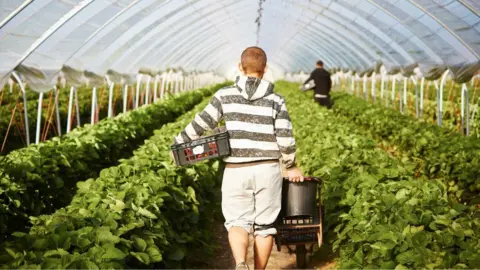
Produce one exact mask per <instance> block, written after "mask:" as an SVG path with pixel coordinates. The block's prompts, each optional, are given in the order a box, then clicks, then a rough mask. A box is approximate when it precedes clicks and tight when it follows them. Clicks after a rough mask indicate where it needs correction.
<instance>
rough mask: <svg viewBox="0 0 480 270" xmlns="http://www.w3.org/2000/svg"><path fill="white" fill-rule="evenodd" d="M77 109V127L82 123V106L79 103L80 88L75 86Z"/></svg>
mask: <svg viewBox="0 0 480 270" xmlns="http://www.w3.org/2000/svg"><path fill="white" fill-rule="evenodd" d="M75 107H76V108H75V111H76V112H77V127H79V126H80V125H81V123H80V106H79V104H78V89H77V88H75Z"/></svg>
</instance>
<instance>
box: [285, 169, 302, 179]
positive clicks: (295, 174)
mask: <svg viewBox="0 0 480 270" xmlns="http://www.w3.org/2000/svg"><path fill="white" fill-rule="evenodd" d="M287 176H288V180H289V181H290V182H303V174H302V171H301V170H300V169H299V168H298V167H293V168H290V169H287Z"/></svg>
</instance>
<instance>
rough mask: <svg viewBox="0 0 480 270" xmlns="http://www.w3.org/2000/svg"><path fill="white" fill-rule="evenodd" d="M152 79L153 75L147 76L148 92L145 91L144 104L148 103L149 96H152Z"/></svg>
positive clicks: (146, 85)
mask: <svg viewBox="0 0 480 270" xmlns="http://www.w3.org/2000/svg"><path fill="white" fill-rule="evenodd" d="M151 80H152V76H148V77H147V83H146V84H145V87H146V93H145V101H144V102H143V104H147V105H148V102H149V97H150V81H151Z"/></svg>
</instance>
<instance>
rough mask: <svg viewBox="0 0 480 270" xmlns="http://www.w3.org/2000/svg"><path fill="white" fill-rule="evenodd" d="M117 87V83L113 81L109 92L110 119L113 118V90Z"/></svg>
mask: <svg viewBox="0 0 480 270" xmlns="http://www.w3.org/2000/svg"><path fill="white" fill-rule="evenodd" d="M114 87H115V83H114V82H113V81H112V82H111V83H110V87H109V90H108V118H112V117H113V89H114Z"/></svg>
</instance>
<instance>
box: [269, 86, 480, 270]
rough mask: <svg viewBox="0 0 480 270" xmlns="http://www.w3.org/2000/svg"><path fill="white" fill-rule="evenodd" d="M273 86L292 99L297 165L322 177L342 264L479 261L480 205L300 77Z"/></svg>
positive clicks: (465, 264) (472, 264) (330, 235)
mask: <svg viewBox="0 0 480 270" xmlns="http://www.w3.org/2000/svg"><path fill="white" fill-rule="evenodd" d="M276 87H277V88H276V89H277V91H279V92H280V94H282V95H284V96H285V97H286V99H287V106H288V109H289V112H290V117H291V118H292V122H293V125H294V133H295V137H296V139H297V147H298V155H297V157H298V162H299V164H300V166H301V167H302V169H303V170H304V173H305V174H306V175H313V176H317V177H321V178H322V180H323V181H322V190H321V194H322V202H323V206H324V207H325V218H324V223H325V224H324V228H325V229H326V230H327V232H326V234H327V239H328V240H329V241H332V242H333V248H334V249H335V250H336V251H338V258H337V261H338V264H337V267H338V268H340V269H344V268H345V269H346V268H356V269H358V268H360V269H363V268H377V269H393V268H396V269H405V268H429V269H432V268H479V267H480V220H479V217H480V214H479V212H478V209H476V208H475V207H474V206H470V207H469V206H465V205H463V204H460V203H458V202H456V201H454V200H452V199H451V197H450V196H449V190H448V187H447V185H446V184H445V183H444V182H445V181H444V180H443V179H430V178H429V177H427V176H425V175H424V174H423V173H420V174H418V173H416V171H415V164H414V163H412V162H410V161H409V160H408V159H407V160H405V159H397V158H392V157H391V156H390V155H389V154H388V153H387V152H385V151H384V150H382V149H380V148H378V147H377V142H376V141H374V140H373V139H372V138H371V137H370V136H366V135H365V134H363V133H362V132H359V128H358V126H357V125H356V124H355V123H354V122H352V121H351V120H350V117H349V116H345V115H342V114H339V113H337V112H335V111H329V110H326V109H325V108H323V107H320V106H318V105H317V104H315V103H314V102H313V101H312V100H311V98H310V96H309V95H305V94H302V93H300V92H299V91H298V90H296V89H297V88H298V86H297V85H295V84H290V83H285V82H282V83H277V84H276ZM337 104H338V103H337ZM337 104H336V105H335V106H337ZM352 106H353V105H352ZM305 115H308V116H309V117H305Z"/></svg>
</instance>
